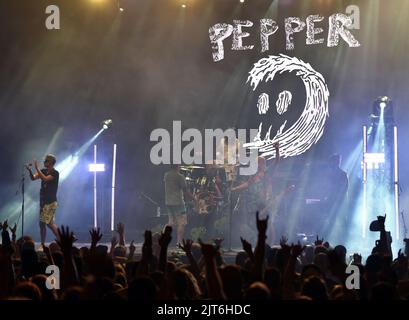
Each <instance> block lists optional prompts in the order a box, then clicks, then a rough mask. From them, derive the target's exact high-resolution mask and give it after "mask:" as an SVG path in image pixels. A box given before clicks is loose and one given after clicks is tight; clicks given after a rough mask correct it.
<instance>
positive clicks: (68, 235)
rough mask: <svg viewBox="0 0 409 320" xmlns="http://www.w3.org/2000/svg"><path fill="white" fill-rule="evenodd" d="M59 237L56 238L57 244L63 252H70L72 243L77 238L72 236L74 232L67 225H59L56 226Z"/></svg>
mask: <svg viewBox="0 0 409 320" xmlns="http://www.w3.org/2000/svg"><path fill="white" fill-rule="evenodd" d="M58 235H59V237H58V238H59V239H56V241H57V244H58V245H59V246H60V248H61V251H62V253H63V254H71V251H72V245H73V243H74V242H75V241H76V240H77V239H76V238H75V236H74V233H73V232H72V231H71V232H70V228H69V227H64V226H61V228H58Z"/></svg>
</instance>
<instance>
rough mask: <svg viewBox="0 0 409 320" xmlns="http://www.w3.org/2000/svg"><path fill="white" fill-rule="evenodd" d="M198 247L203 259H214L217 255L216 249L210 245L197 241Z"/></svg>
mask: <svg viewBox="0 0 409 320" xmlns="http://www.w3.org/2000/svg"><path fill="white" fill-rule="evenodd" d="M199 244H200V247H201V248H202V254H203V257H204V258H205V259H210V258H214V257H215V256H216V254H217V249H216V247H215V246H214V245H212V244H210V243H204V242H203V241H202V240H201V239H199Z"/></svg>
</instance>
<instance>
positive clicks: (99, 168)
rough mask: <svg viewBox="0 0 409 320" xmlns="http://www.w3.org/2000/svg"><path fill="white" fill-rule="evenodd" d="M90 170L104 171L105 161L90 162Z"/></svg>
mask: <svg viewBox="0 0 409 320" xmlns="http://www.w3.org/2000/svg"><path fill="white" fill-rule="evenodd" d="M88 171H89V172H104V171H105V164H104V163H90V164H89V165H88Z"/></svg>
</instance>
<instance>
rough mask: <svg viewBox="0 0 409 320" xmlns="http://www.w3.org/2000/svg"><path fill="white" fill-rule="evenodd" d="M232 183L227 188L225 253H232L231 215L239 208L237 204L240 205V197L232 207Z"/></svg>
mask: <svg viewBox="0 0 409 320" xmlns="http://www.w3.org/2000/svg"><path fill="white" fill-rule="evenodd" d="M233 183H234V181H230V188H229V197H228V202H229V223H228V228H229V229H228V246H227V248H228V249H227V252H232V251H233V250H232V241H231V237H232V229H233V228H232V224H233V222H232V221H233V213H234V212H235V211H237V210H238V208H239V203H240V195H239V196H238V197H237V200H236V203H235V204H234V206H233V197H232V192H231V189H232V187H233Z"/></svg>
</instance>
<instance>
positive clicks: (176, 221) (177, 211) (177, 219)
mask: <svg viewBox="0 0 409 320" xmlns="http://www.w3.org/2000/svg"><path fill="white" fill-rule="evenodd" d="M166 207H167V209H168V214H169V224H170V225H171V226H175V225H176V226H185V225H187V215H186V207H185V205H178V206H166Z"/></svg>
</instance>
